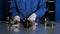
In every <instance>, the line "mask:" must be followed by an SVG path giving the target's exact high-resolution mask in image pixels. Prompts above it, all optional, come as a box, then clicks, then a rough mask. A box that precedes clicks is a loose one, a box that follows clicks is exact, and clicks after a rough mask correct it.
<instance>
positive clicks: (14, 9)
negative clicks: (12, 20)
mask: <svg viewBox="0 0 60 34" xmlns="http://www.w3.org/2000/svg"><path fill="white" fill-rule="evenodd" d="M14 1H15V0H11V1H10V12H11V14H12V16H18V13H17V9H16V4H15V2H14Z"/></svg>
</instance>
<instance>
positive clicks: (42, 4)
mask: <svg viewBox="0 0 60 34" xmlns="http://www.w3.org/2000/svg"><path fill="white" fill-rule="evenodd" d="M45 1H46V0H40V3H39V9H38V10H37V11H36V17H42V16H43V15H44V14H45V12H46V2H45Z"/></svg>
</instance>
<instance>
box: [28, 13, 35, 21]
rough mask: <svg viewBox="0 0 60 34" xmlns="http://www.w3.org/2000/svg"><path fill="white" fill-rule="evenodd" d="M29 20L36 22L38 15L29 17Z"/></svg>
mask: <svg viewBox="0 0 60 34" xmlns="http://www.w3.org/2000/svg"><path fill="white" fill-rule="evenodd" d="M28 20H30V21H35V20H36V14H35V13H33V14H32V15H31V16H29V18H28Z"/></svg>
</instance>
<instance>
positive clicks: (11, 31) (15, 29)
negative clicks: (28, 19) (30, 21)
mask: <svg viewBox="0 0 60 34" xmlns="http://www.w3.org/2000/svg"><path fill="white" fill-rule="evenodd" d="M0 34H60V23H57V24H56V25H54V26H44V25H42V24H39V25H37V26H36V27H35V26H34V27H31V28H29V29H26V28H24V27H23V26H22V25H21V24H15V25H13V26H11V25H8V24H4V23H2V22H0Z"/></svg>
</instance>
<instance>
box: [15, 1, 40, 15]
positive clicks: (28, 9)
mask: <svg viewBox="0 0 60 34" xmlns="http://www.w3.org/2000/svg"><path fill="white" fill-rule="evenodd" d="M39 1H40V0H16V2H17V5H18V9H19V10H20V13H22V14H23V15H24V16H28V15H29V14H31V13H33V12H35V11H36V10H37V9H38V8H37V7H38V5H39ZM20 15H21V14H20Z"/></svg>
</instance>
